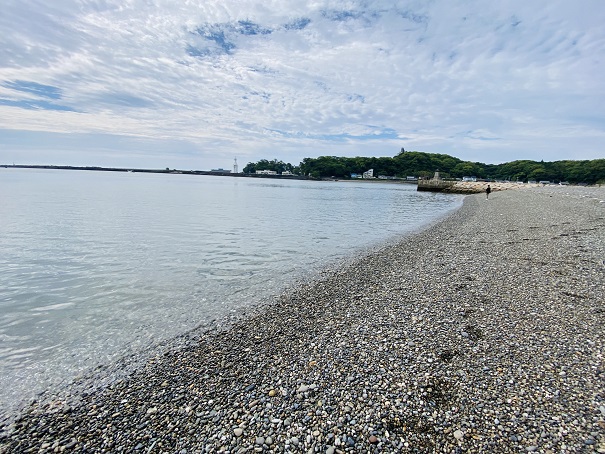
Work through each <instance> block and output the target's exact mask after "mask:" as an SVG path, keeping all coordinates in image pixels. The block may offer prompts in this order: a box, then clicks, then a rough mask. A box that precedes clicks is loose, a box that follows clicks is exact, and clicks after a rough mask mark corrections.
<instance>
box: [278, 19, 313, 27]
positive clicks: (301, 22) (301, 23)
mask: <svg viewBox="0 0 605 454" xmlns="http://www.w3.org/2000/svg"><path fill="white" fill-rule="evenodd" d="M310 23H311V19H309V18H307V17H301V18H300V19H294V20H293V21H292V22H288V23H287V24H286V25H284V28H285V29H286V30H302V29H303V28H305V27H306V26H307V25H309V24H310Z"/></svg>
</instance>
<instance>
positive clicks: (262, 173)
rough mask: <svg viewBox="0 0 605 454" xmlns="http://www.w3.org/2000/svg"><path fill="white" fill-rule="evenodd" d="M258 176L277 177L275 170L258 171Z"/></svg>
mask: <svg viewBox="0 0 605 454" xmlns="http://www.w3.org/2000/svg"><path fill="white" fill-rule="evenodd" d="M256 174H257V175H277V172H276V171H275V170H257V171H256Z"/></svg>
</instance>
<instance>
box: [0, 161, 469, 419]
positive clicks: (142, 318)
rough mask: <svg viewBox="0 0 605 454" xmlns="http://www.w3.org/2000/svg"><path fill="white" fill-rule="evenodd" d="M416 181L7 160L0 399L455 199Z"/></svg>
mask: <svg viewBox="0 0 605 454" xmlns="http://www.w3.org/2000/svg"><path fill="white" fill-rule="evenodd" d="M415 189H416V188H415V186H414V185H407V184H392V183H367V182H365V183H364V182H312V181H282V180H269V179H252V178H233V177H213V176H187V175H162V174H140V173H114V172H108V173H105V172H89V171H60V170H21V169H0V372H1V373H0V377H1V378H0V410H2V411H8V410H7V409H14V408H16V407H17V406H18V405H19V404H20V403H22V402H24V401H27V400H29V399H30V398H32V397H33V396H35V395H36V394H37V393H39V392H40V391H43V390H45V389H48V388H52V387H53V386H57V385H58V384H59V383H64V382H69V381H71V380H73V378H74V377H76V376H78V375H79V374H81V373H84V372H86V371H87V370H90V369H91V368H94V367H95V366H97V365H99V364H109V363H111V362H112V361H115V360H116V359H117V358H119V357H121V356H122V355H124V354H125V353H126V352H131V353H132V352H136V351H137V350H140V349H142V348H146V347H149V346H150V345H154V344H155V343H157V342H160V341H163V340H166V339H169V338H172V337H174V336H177V335H179V334H182V333H184V332H187V331H189V330H191V329H193V328H195V327H196V326H199V325H202V324H204V323H207V322H209V321H210V320H213V319H220V318H222V317H224V316H225V315H227V314H228V313H229V312H230V311H236V310H239V309H241V308H243V307H246V306H247V305H250V304H254V303H256V302H258V301H260V300H262V299H263V298H266V297H268V296H270V295H272V294H275V293H276V292H279V291H280V290H281V289H283V288H284V287H285V286H287V285H288V284H289V283H291V282H293V281H294V280H296V279H298V278H300V277H301V276H305V275H309V273H312V272H314V271H317V270H318V269H320V268H321V267H322V266H325V265H326V264H328V263H334V262H335V261H337V260H340V259H343V258H348V257H351V256H352V255H355V254H359V253H362V252H363V250H365V249H367V248H368V247H372V246H375V245H377V244H380V243H382V242H384V241H387V240H391V239H393V238H394V237H396V236H399V235H402V234H405V233H408V232H410V231H412V230H417V229H418V228H420V227H421V226H423V225H425V224H427V223H430V222H432V221H434V220H435V219H437V218H438V217H441V216H443V215H444V214H445V213H446V212H448V211H450V210H452V209H454V208H456V207H458V206H459V205H460V203H461V198H460V197H459V196H452V195H445V194H432V193H426V192H417V191H416V190H415Z"/></svg>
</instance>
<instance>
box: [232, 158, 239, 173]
mask: <svg viewBox="0 0 605 454" xmlns="http://www.w3.org/2000/svg"><path fill="white" fill-rule="evenodd" d="M233 173H239V171H238V168H237V158H233Z"/></svg>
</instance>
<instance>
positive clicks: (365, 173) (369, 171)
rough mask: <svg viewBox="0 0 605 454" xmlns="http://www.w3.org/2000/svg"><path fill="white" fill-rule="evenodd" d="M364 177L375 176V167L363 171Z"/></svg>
mask: <svg viewBox="0 0 605 454" xmlns="http://www.w3.org/2000/svg"><path fill="white" fill-rule="evenodd" d="M363 178H364V179H366V178H374V169H370V170H368V171H366V172H364V173H363Z"/></svg>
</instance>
